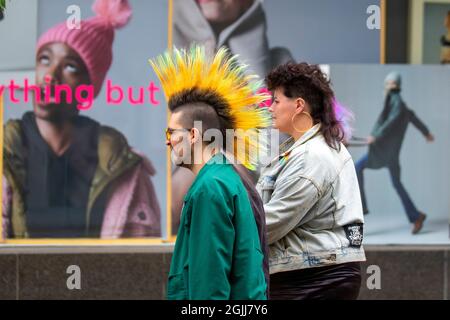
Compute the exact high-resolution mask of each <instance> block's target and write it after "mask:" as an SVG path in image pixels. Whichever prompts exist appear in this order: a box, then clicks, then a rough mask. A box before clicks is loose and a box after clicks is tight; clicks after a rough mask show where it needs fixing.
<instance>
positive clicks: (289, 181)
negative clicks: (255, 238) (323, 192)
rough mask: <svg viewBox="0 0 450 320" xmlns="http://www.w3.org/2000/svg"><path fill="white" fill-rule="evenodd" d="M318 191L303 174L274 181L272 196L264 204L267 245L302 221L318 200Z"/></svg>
mask: <svg viewBox="0 0 450 320" xmlns="http://www.w3.org/2000/svg"><path fill="white" fill-rule="evenodd" d="M319 193H320V192H319V189H318V188H317V186H316V185H315V184H314V182H313V181H312V180H311V179H309V178H307V177H305V176H299V175H296V176H295V177H291V178H286V179H283V180H282V181H280V182H277V183H275V185H274V189H273V193H272V196H271V198H270V200H269V202H267V203H266V204H265V205H264V209H265V211H266V225H267V240H268V244H269V245H270V244H272V243H274V242H276V241H278V240H280V239H281V238H283V237H284V236H286V235H287V234H288V233H289V232H290V231H291V230H293V229H294V228H295V227H297V226H298V225H299V224H300V223H301V222H302V219H304V218H305V216H306V215H307V213H308V212H309V211H310V209H311V208H312V207H313V206H314V205H315V204H316V202H317V201H318V200H319V197H320V194H319Z"/></svg>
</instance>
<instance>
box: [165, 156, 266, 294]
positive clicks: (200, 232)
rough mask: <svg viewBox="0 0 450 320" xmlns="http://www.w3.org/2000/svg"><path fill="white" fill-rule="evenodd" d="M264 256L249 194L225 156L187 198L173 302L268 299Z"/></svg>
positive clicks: (200, 176)
mask: <svg viewBox="0 0 450 320" xmlns="http://www.w3.org/2000/svg"><path fill="white" fill-rule="evenodd" d="M265 292H266V280H265V278H264V271H263V253H262V251H261V245H260V240H259V235H258V230H257V226H256V222H255V218H254V216H253V212H252V208H251V204H250V200H249V198H248V195H247V191H246V189H245V187H244V185H243V183H242V181H241V179H240V177H239V175H238V174H237V173H236V171H235V170H234V168H233V166H232V165H231V164H229V163H226V160H225V157H224V155H223V154H217V155H216V156H214V157H213V158H212V159H211V160H210V161H209V162H208V163H207V164H206V165H205V166H204V167H203V168H202V170H200V172H199V174H198V176H197V177H196V179H195V181H194V183H193V184H192V186H191V188H190V189H189V191H188V193H187V195H186V196H185V198H184V207H183V211H182V216H181V223H180V228H179V230H178V235H177V241H176V244H175V250H174V254H173V257H172V263H171V266H170V272H169V281H168V293H167V298H168V299H171V300H219V299H220V300H222V299H223V300H235V299H241V300H251V299H256V300H265V299H266V293H265Z"/></svg>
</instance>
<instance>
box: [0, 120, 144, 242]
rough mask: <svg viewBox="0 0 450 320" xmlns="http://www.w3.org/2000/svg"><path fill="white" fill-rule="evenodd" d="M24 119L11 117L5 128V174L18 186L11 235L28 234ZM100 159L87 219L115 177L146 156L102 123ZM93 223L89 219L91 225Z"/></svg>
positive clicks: (14, 197) (12, 186)
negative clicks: (22, 127)
mask: <svg viewBox="0 0 450 320" xmlns="http://www.w3.org/2000/svg"><path fill="white" fill-rule="evenodd" d="M21 130H22V129H21V120H9V121H8V122H7V123H6V125H5V128H4V147H3V148H4V155H3V175H4V177H5V178H6V179H7V181H8V184H9V185H10V186H11V188H12V190H14V192H13V195H12V199H11V225H12V234H11V235H10V237H11V238H16V239H20V238H28V237H29V235H28V232H27V228H26V225H27V224H26V206H25V200H24V192H23V188H24V185H25V181H26V163H27V162H26V161H27V160H26V157H27V148H26V146H25V144H24V141H23V139H22V131H21ZM98 156H99V163H98V166H97V169H96V171H95V174H94V179H93V182H92V186H91V189H90V192H89V200H88V206H87V211H86V221H90V213H91V210H92V208H93V206H94V204H95V202H96V200H97V199H98V197H99V196H100V195H101V194H102V192H104V191H105V190H106V188H107V186H109V185H110V184H111V183H112V182H113V181H115V180H116V179H117V178H118V177H120V176H121V175H122V174H123V173H125V172H126V171H127V170H129V169H131V168H133V167H134V166H135V165H137V164H138V163H139V162H140V161H141V160H142V159H141V157H140V156H138V155H137V154H135V153H133V152H132V151H131V148H130V147H129V145H128V143H127V141H126V139H125V137H124V136H123V135H122V134H121V133H120V132H118V131H116V130H114V129H113V128H110V127H105V126H101V127H100V133H99V142H98ZM88 228H89V224H88V223H87V229H88Z"/></svg>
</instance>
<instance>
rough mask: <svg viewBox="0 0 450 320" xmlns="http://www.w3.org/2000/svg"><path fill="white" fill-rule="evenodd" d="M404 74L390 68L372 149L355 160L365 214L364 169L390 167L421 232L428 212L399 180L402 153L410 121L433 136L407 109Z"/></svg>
mask: <svg viewBox="0 0 450 320" xmlns="http://www.w3.org/2000/svg"><path fill="white" fill-rule="evenodd" d="M401 85H402V78H401V75H400V74H399V73H398V72H391V73H390V74H388V75H387V77H386V79H385V92H386V99H385V103H384V109H383V111H382V113H381V115H380V116H379V118H378V121H377V122H376V124H375V127H374V129H373V131H372V135H371V136H369V137H368V138H367V143H368V144H369V152H368V154H366V155H365V156H363V157H362V158H361V159H360V160H359V161H358V162H357V163H356V172H357V175H358V181H359V188H360V191H361V199H362V204H363V210H364V214H367V213H369V210H368V207H367V201H366V195H365V192H364V175H363V171H364V169H380V168H388V169H389V173H390V176H391V180H392V184H393V185H394V188H395V190H396V191H397V193H398V195H399V197H400V199H401V201H402V204H403V207H404V209H405V212H406V214H407V216H408V219H409V221H410V222H411V223H412V224H413V225H414V226H413V229H412V233H413V234H417V233H419V231H420V230H421V229H422V227H423V223H424V221H425V219H426V214H424V213H423V212H420V211H419V210H418V209H417V208H416V206H415V205H414V203H413V201H412V200H411V198H410V196H409V195H408V193H407V191H406V189H405V187H404V186H403V184H402V182H401V180H400V162H399V155H400V149H401V146H402V143H403V139H404V136H405V132H406V129H407V128H408V124H409V123H412V124H413V125H414V126H415V127H416V128H417V129H418V130H419V131H420V132H421V133H422V134H423V135H424V136H425V138H426V139H427V141H428V142H433V141H434V137H433V135H432V134H431V133H430V131H429V130H428V128H427V127H426V126H425V124H424V123H423V122H422V121H421V120H420V119H419V118H417V116H416V115H415V113H414V112H413V111H412V110H410V109H408V107H407V106H406V105H405V103H404V101H403V100H402V97H401V95H400V92H401Z"/></svg>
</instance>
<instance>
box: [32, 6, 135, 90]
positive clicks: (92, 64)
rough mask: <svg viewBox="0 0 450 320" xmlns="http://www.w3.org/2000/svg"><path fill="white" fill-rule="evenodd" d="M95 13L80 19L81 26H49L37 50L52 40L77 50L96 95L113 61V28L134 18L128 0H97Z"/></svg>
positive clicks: (94, 7) (117, 27) (93, 7)
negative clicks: (85, 18) (78, 27)
mask: <svg viewBox="0 0 450 320" xmlns="http://www.w3.org/2000/svg"><path fill="white" fill-rule="evenodd" d="M92 10H93V11H94V12H95V13H96V16H95V17H92V18H89V19H87V20H82V21H81V29H69V28H68V27H67V25H66V22H64V23H61V24H58V25H56V26H54V27H53V28H51V29H49V30H47V31H46V32H45V33H44V34H43V35H42V36H41V37H40V38H39V41H38V43H37V49H36V50H37V51H39V50H40V49H41V48H42V47H43V46H44V45H46V44H49V43H52V42H62V43H64V44H66V45H68V46H69V47H71V48H72V49H73V50H75V51H76V52H77V53H78V55H79V56H80V57H81V59H82V60H83V61H84V63H85V65H86V67H87V70H88V72H89V77H90V80H91V83H92V85H93V86H94V94H95V96H97V95H98V94H99V93H100V90H101V88H102V84H103V81H104V80H105V77H106V73H107V72H108V69H109V68H110V66H111V63H112V44H113V41H114V29H119V28H121V27H123V26H125V25H126V24H127V23H128V21H129V20H130V18H131V7H130V5H129V3H128V0H96V1H95V3H94V5H93V6H92Z"/></svg>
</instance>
